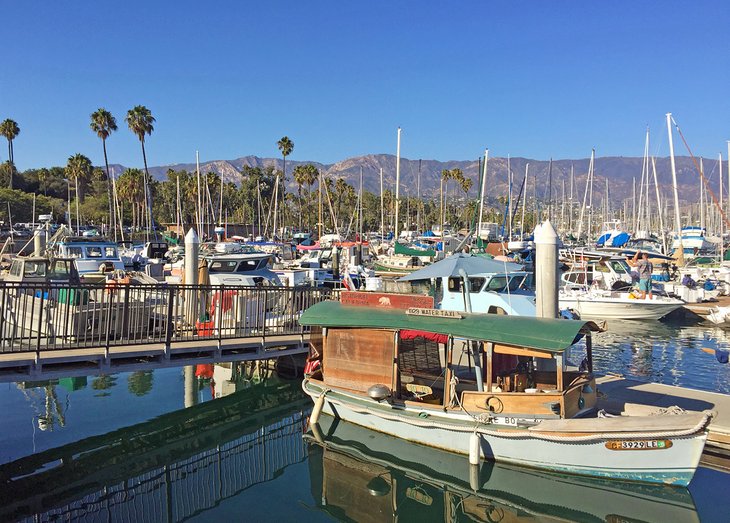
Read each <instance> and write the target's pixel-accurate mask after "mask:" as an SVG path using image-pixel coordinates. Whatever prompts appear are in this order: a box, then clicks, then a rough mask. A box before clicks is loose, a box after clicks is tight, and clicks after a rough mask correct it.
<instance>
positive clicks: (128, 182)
mask: <svg viewBox="0 0 730 523" xmlns="http://www.w3.org/2000/svg"><path fill="white" fill-rule="evenodd" d="M143 176H144V175H143V173H142V171H140V170H139V169H127V170H126V171H124V172H123V173H122V174H121V175H120V176H119V180H118V182H117V191H118V193H119V198H120V201H121V202H127V201H128V202H130V203H131V204H132V226H133V227H134V226H135V225H137V220H136V216H137V207H138V206H139V207H141V206H142V202H141V200H142V196H143V190H142V188H143V184H142V183H141V182H142V178H143ZM123 211H124V209H122V210H121V212H120V215H121V216H123V215H124V213H123ZM120 225H122V224H120Z"/></svg>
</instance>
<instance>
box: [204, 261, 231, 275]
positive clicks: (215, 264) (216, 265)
mask: <svg viewBox="0 0 730 523" xmlns="http://www.w3.org/2000/svg"><path fill="white" fill-rule="evenodd" d="M237 265H238V262H237V261H224V260H213V261H212V262H211V263H210V266H209V267H208V271H209V272H211V273H213V272H234V271H235V270H236V266H237Z"/></svg>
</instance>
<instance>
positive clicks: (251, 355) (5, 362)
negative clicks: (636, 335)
mask: <svg viewBox="0 0 730 523" xmlns="http://www.w3.org/2000/svg"><path fill="white" fill-rule="evenodd" d="M308 350H309V334H308V333H306V334H305V333H302V334H283V335H269V336H251V337H247V338H235V339H223V340H221V341H220V342H218V340H215V339H201V340H199V341H197V340H196V341H193V340H190V341H181V342H177V343H175V344H173V345H171V346H170V347H169V348H168V349H167V350H166V349H165V346H164V345H162V344H140V345H122V346H111V347H109V348H108V349H106V348H105V347H91V348H75V349H62V350H41V351H39V352H37V353H36V352H6V353H0V383H2V382H13V381H22V380H35V379H41V378H42V379H49V378H54V377H73V376H86V375H88V374H95V373H104V374H107V373H113V372H125V371H134V370H147V369H158V368H162V367H180V366H183V365H193V364H197V363H216V362H223V361H226V362H228V361H249V360H263V359H272V358H281V357H284V356H294V355H296V354H306V353H307V352H308Z"/></svg>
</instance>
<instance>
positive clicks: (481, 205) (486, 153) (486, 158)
mask: <svg viewBox="0 0 730 523" xmlns="http://www.w3.org/2000/svg"><path fill="white" fill-rule="evenodd" d="M728 147H729V148H730V143H729V144H728ZM487 161H489V149H484V167H483V169H482V184H481V187H480V188H479V220H478V221H477V240H479V238H481V232H482V219H483V216H484V190H485V187H486V186H487Z"/></svg>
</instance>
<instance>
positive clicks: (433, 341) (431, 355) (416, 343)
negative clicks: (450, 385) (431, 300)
mask: <svg viewBox="0 0 730 523" xmlns="http://www.w3.org/2000/svg"><path fill="white" fill-rule="evenodd" d="M422 334H423V335H421V333H419V332H415V331H401V333H400V337H399V339H398V397H399V398H400V399H403V400H407V401H420V402H424V403H431V404H435V405H441V404H442V403H443V399H444V382H445V377H446V362H445V347H446V343H445V341H446V340H445V339H444V340H442V341H443V342H441V343H440V342H439V339H438V338H439V337H444V336H443V335H436V334H430V333H422Z"/></svg>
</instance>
